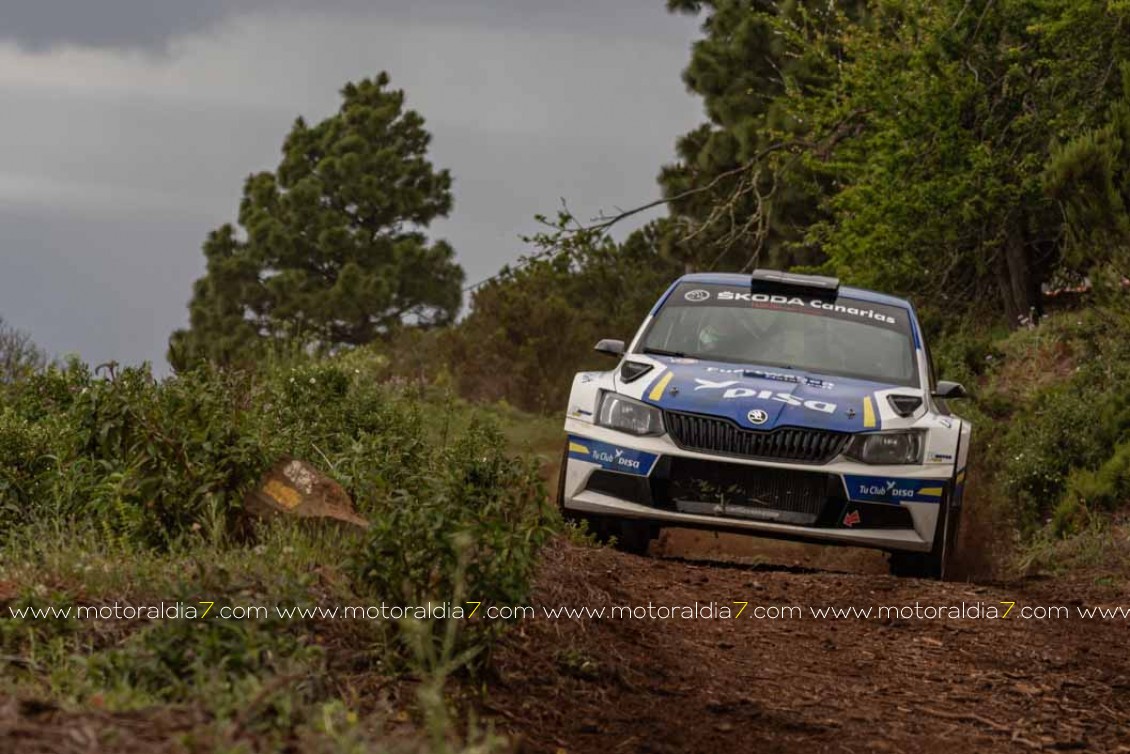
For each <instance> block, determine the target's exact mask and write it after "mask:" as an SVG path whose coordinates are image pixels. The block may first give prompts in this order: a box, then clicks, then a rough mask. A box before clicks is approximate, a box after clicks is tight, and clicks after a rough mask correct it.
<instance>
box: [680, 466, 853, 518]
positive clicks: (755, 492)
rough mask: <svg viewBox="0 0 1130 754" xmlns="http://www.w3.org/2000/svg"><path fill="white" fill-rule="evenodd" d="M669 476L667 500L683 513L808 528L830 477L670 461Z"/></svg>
mask: <svg viewBox="0 0 1130 754" xmlns="http://www.w3.org/2000/svg"><path fill="white" fill-rule="evenodd" d="M670 474H671V476H670V485H669V487H668V488H667V490H666V492H667V496H669V499H670V500H671V502H672V503H673V504H674V506H675V508H676V509H677V510H680V511H684V512H687V513H711V514H713V515H721V516H733V517H738V518H762V519H770V520H777V521H781V522H783V523H794V524H802V525H812V524H814V523H815V522H816V519H817V518H818V516H819V515H820V512H821V510H822V509H823V507H824V504H825V502H826V501H827V500H828V499H829V497H830V489H829V487H830V485H829V480H830V479H831V477H830V475H828V474H824V473H821V472H815V471H793V470H792V469H780V468H771V467H767V466H746V465H743V464H735V463H719V462H717V461H701V460H697V459H693V458H673V459H672V464H671V472H670ZM837 489H838V488H837Z"/></svg>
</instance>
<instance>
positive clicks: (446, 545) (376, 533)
mask: <svg viewBox="0 0 1130 754" xmlns="http://www.w3.org/2000/svg"><path fill="white" fill-rule="evenodd" d="M504 447H505V444H504V441H503V438H502V436H501V435H500V434H499V433H498V431H497V430H496V429H493V428H491V427H489V426H485V425H483V424H480V423H476V424H473V425H472V427H471V428H470V430H469V431H468V432H467V433H466V434H464V435H463V436H462V437H461V438H460V439H459V440H458V441H457V442H456V443H455V444H453V445H452V446H451V447H450V448H446V449H444V450H443V451H442V453H441V456H440V457H441V462H440V464H439V468H438V469H436V471H435V473H434V474H433V475H431V476H430V477H429V478H428V479H426V480H422V481H423V484H422V486H421V487H420V489H419V490H418V491H417V492H415V493H413V492H410V491H408V490H404V491H402V492H401V493H400V494H399V495H398V496H395V497H393V498H391V499H390V500H389V501H388V502H389V505H388V506H387V508H386V509H385V510H384V511H382V512H381V514H380V515H378V516H376V517H375V519H374V525H373V528H372V530H371V532H370V535H369V538H368V543H367V545H366V547H365V549H364V551H363V552H362V553H361V554H360V556H359V558H358V560H357V562H356V565H355V571H356V572H357V573H358V574H359V576H360V578H361V580H362V582H363V583H364V585H365V586H366V587H367V588H368V589H370V590H371V591H372V593H373V594H375V595H379V596H380V598H381V599H384V600H387V601H388V602H389V603H391V604H401V605H426V604H428V603H429V602H444V601H454V602H456V603H457V604H458V603H461V602H465V601H472V600H473V601H476V602H481V603H483V604H504V605H514V604H519V603H521V602H522V601H524V600H525V599H526V598H527V597H528V591H529V584H530V580H531V578H532V576H533V569H534V565H535V563H536V559H535V555H536V553H537V551H538V549H539V547H540V546H541V544H542V543H543V542H544V541H545V539H546V537H547V536H548V535H549V531H550V530H549V529H548V527H547V526H546V525H545V521H546V520H548V516H547V513H548V511H547V510H546V509H545V490H544V488H543V486H542V483H541V481H540V480H539V478H538V475H537V469H536V464H534V463H533V462H530V463H528V464H516V463H514V462H512V461H510V460H508V459H507V458H506V456H505V454H504ZM433 628H434V629H435V632H434V633H435V638H436V640H437V641H439V638H440V637H439V635H440V633H442V630H443V628H444V627H443V626H442V625H441V624H437V625H435V626H434V627H433ZM496 628H497V624H495V623H492V622H477V623H471V624H469V625H468V630H467V631H465V634H464V639H463V641H462V642H461V646H460V648H465V647H467V646H469V645H474V644H478V645H480V646H481V645H482V644H483V640H484V639H485V638H486V636H487V635H489V634H490V633H491V632H493V631H494V630H495V629H496Z"/></svg>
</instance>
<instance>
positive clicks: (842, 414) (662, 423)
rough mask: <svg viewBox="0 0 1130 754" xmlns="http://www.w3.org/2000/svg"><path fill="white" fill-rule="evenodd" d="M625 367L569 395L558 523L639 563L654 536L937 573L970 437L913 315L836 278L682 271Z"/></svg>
mask: <svg viewBox="0 0 1130 754" xmlns="http://www.w3.org/2000/svg"><path fill="white" fill-rule="evenodd" d="M596 350H597V351H600V352H603V353H606V354H609V355H612V356H616V357H618V358H620V359H621V360H620V363H619V365H618V366H617V367H616V368H615V369H613V370H611V371H608V372H582V373H580V374H578V375H577V376H576V377H575V379H574V381H573V388H572V392H571V394H570V397H569V407H568V415H567V417H566V420H565V430H566V432H567V433H568V439H567V444H566V448H565V453H564V459H563V466H562V471H561V476H560V483H559V489H558V500H559V505H560V506H561V509H562V511H563V513H564V515H565V516H566V518H568V519H572V520H584V521H587V523H588V526H589V529H590V530H591V531H592V532H593V533H594V534H596V535H597V536H598V537H601V538H615V541H616V542H617V543H618V544H619V546H620V547H622V548H623V549H626V550H629V551H632V552H637V553H646V551H647V549H648V545H649V542H650V541H651V540H652V539H653V538H655V537H656V536H657V535H658V533H659V529H660V528H661V527H663V526H678V527H690V528H705V529H709V530H719V531H733V532H744V533H748V534H754V535H760V536H768V537H777V538H784V539H793V540H800V541H807V542H818V543H826V544H841V545H851V546H859V547H870V548H878V549H882V550H886V551H888V552H889V553H890V564H891V570H892V572H893V573H896V574H900V575H919V576H932V577H943V576H944V575H945V570H946V565H947V563H948V562H950V560H951V559H952V554H953V553H952V550H953V547H954V541H955V539H956V531H957V522H958V519H959V514H960V511H961V500H962V492H963V488H964V482H965V466H966V456H967V454H968V449H969V437H970V425H969V423H968V422H966V421H964V420H962V419H960V418H958V417H956V416H954V415H953V414H951V413H950V411H949V408H948V407H947V405H946V400H947V399H953V398H960V397H962V396H964V395H965V391H964V389H963V388H962V387H961V386H960V385H958V384H956V383H951V382H936V381H935V379H934V373H933V369H932V366H931V362H930V353H929V349H928V348H927V347H926V344H925V343H924V342H923V336H922V332H921V329H920V327H919V325H918V321H917V318H916V316H915V312H914V308H913V306H912V305H911V304H910V303H909V302H907V301H905V300H903V299H899V298H894V297H892V296H887V295H884V294H881V293H876V292H873V291H868V290H861V289H856V288H847V287H841V286H840V284H839V281H838V280H836V279H834V278H826V277H817V276H808V275H797V274H790V273H782V272H776V271H772V270H757V271H756V272H754V273H753V275H735V274H694V275H686V276H684V277H682V278H680V279H679V280H677V281H676V282H675V283H674V284H673V285H672V286H671V287H670V288H669V289H668V290H667V292H666V293H665V294H664V295H663V296H662V298H660V300H659V302H658V303H657V304H656V305H655V307H654V308H653V309H652V311H651V313H650V314H649V315H648V317H647V319H646V320H645V321H644V323H643V326H642V327H641V328H640V329H639V331H638V332H637V333H636V336H635V338H634V339H633V340H632V342H631V343H630V344H629V345H627V346H625V344H624V342H623V341H619V340H603V341H601V342H600V343H599V344H598V345H597V347H596Z"/></svg>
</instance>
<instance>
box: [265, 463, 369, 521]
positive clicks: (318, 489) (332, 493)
mask: <svg viewBox="0 0 1130 754" xmlns="http://www.w3.org/2000/svg"><path fill="white" fill-rule="evenodd" d="M243 505H244V509H245V510H246V511H247V513H248V514H249V515H251V516H254V517H256V518H270V517H272V516H278V515H285V516H294V517H296V518H321V519H332V520H334V521H341V522H343V523H347V524H352V525H354V526H359V527H361V528H363V529H367V528H369V522H368V521H366V520H365V519H364V518H362V517H361V516H360V515H359V514H358V513H357V509H356V508H355V507H354V505H353V500H352V499H350V497H349V495H348V493H346V491H345V490H344V489H343V488H342V486H341V485H340V484H338V483H337V482H335V481H334V480H333V479H330V478H329V477H328V476H326V475H325V474H323V473H322V472H321V471H319V470H318V469H316V468H315V467H314V466H312V465H310V464H308V463H306V462H305V461H298V460H295V459H293V458H284V459H282V460H281V461H279V462H278V463H276V464H275V465H274V466H273V467H272V468H271V470H270V471H268V472H267V473H266V474H265V475H264V476H263V480H262V482H260V483H259V486H258V487H256V488H255V489H254V490H252V491H251V492H249V493H247V496H246V497H245V498H244V500H243Z"/></svg>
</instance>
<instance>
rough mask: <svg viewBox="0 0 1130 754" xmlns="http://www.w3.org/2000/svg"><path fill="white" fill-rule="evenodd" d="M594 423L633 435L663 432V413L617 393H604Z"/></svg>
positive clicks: (659, 433)
mask: <svg viewBox="0 0 1130 754" xmlns="http://www.w3.org/2000/svg"><path fill="white" fill-rule="evenodd" d="M596 423H597V424H599V425H600V426H602V427H608V428H609V429H618V430H620V431H621V432H630V433H632V434H633V435H661V434H663V414H662V413H661V412H660V411H659V409H657V408H655V407H654V406H649V405H647V404H646V403H640V402H639V401H636V400H632V399H631V398H625V397H624V396H622V395H620V394H618V393H605V394H604V397H603V398H601V401H600V411H598V412H597V416H596Z"/></svg>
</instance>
